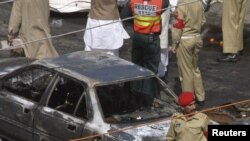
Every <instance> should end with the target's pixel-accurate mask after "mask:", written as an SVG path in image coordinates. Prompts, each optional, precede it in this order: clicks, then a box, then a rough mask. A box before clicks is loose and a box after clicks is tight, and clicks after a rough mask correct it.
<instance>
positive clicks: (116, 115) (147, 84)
mask: <svg viewBox="0 0 250 141" xmlns="http://www.w3.org/2000/svg"><path fill="white" fill-rule="evenodd" d="M96 92H97V96H98V98H99V102H100V104H101V107H102V111H103V115H104V118H105V121H106V122H109V123H127V122H133V121H142V120H151V119H156V118H160V117H169V116H171V115H172V114H173V113H174V112H176V109H178V106H177V105H176V103H175V99H174V97H173V96H171V94H170V93H169V92H168V91H166V89H165V86H164V85H162V83H160V80H158V79H157V78H156V77H152V78H146V79H140V80H134V81H127V82H121V83H116V84H110V85H105V86H98V87H96Z"/></svg>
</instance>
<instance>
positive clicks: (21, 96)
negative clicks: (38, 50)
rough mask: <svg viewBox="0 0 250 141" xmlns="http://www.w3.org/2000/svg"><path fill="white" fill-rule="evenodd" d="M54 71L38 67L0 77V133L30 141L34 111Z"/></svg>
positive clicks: (15, 138)
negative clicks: (0, 78)
mask: <svg viewBox="0 0 250 141" xmlns="http://www.w3.org/2000/svg"><path fill="white" fill-rule="evenodd" d="M52 78H53V74H52V73H51V72H48V71H46V70H43V69H40V68H36V67H35V68H27V69H22V70H20V71H15V72H13V74H10V75H8V76H6V77H4V78H3V79H2V80H1V90H0V133H1V134H2V135H4V136H7V137H9V138H12V139H14V140H18V141H32V136H33V119H34V111H35V110H36V108H37V107H38V104H39V101H40V99H41V97H42V95H43V93H44V92H45V90H46V88H47V86H48V85H49V83H50V81H51V80H52Z"/></svg>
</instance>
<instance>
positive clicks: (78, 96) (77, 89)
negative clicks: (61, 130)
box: [48, 77, 87, 118]
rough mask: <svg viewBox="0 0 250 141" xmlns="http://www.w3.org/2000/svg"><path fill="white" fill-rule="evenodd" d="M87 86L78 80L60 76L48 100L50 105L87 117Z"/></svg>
mask: <svg viewBox="0 0 250 141" xmlns="http://www.w3.org/2000/svg"><path fill="white" fill-rule="evenodd" d="M85 91H86V88H85V87H84V86H83V85H82V84H81V83H78V82H77V81H74V80H71V79H69V78H66V77H60V78H59V79H58V81H57V84H56V86H55V88H54V89H53V92H52V94H51V96H50V98H49V100H48V107H50V108H53V109H56V110H58V111H61V112H64V113H68V114H74V115H76V116H78V117H81V118H85V117H86V115H87V114H86V113H87V109H86V95H85Z"/></svg>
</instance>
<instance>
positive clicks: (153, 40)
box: [132, 33, 161, 98]
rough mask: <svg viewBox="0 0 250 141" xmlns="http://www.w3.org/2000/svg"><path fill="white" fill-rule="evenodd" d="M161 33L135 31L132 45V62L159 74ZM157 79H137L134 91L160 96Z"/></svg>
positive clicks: (133, 87)
mask: <svg viewBox="0 0 250 141" xmlns="http://www.w3.org/2000/svg"><path fill="white" fill-rule="evenodd" d="M160 52H161V49H160V39H159V35H145V34H139V33H134V37H133V47H132V62H133V63H135V64H137V65H139V66H142V67H145V68H147V69H149V70H151V71H152V72H154V73H156V74H157V71H158V65H159V62H160ZM156 81H157V80H156V79H147V80H143V81H137V82H135V83H133V84H132V89H133V90H134V91H139V92H141V93H144V94H147V95H148V96H149V97H151V98H154V97H159V93H160V92H159V86H158V83H157V82H156Z"/></svg>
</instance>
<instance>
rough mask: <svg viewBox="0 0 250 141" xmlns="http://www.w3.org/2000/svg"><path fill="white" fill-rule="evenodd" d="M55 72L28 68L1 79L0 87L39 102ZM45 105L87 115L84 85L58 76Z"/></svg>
mask: <svg viewBox="0 0 250 141" xmlns="http://www.w3.org/2000/svg"><path fill="white" fill-rule="evenodd" d="M55 74H56V73H53V72H50V71H47V70H43V69H41V68H30V69H28V70H27V69H26V70H23V71H22V72H19V73H17V74H16V75H14V76H10V77H8V78H7V79H6V80H4V81H2V84H1V89H2V90H4V91H7V92H10V93H12V94H15V95H18V96H20V97H24V98H26V99H29V100H31V101H34V102H39V101H40V99H41V97H42V95H43V94H44V92H45V90H46V89H47V87H48V86H49V85H50V82H51V81H52V79H53V78H55V77H54V76H56V75H55ZM58 77H59V78H58V81H56V84H55V87H54V88H53V90H52V92H51V95H50V96H49V99H48V102H47V103H48V104H47V106H48V107H50V108H53V109H55V110H58V111H61V112H64V113H67V114H74V115H76V116H78V117H80V118H86V117H87V108H86V86H84V85H83V84H82V83H79V82H77V81H74V80H71V79H70V78H67V77H62V76H58Z"/></svg>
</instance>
